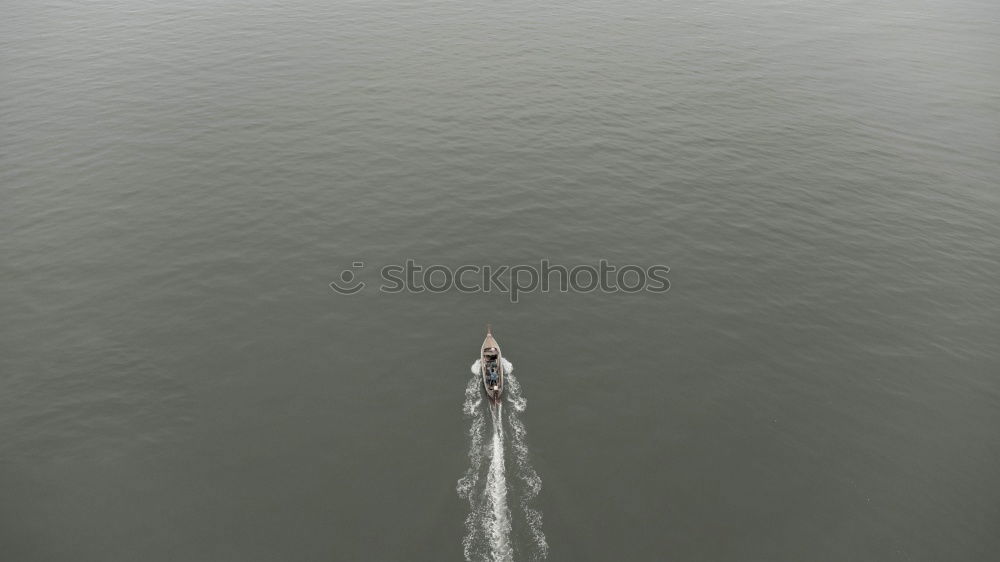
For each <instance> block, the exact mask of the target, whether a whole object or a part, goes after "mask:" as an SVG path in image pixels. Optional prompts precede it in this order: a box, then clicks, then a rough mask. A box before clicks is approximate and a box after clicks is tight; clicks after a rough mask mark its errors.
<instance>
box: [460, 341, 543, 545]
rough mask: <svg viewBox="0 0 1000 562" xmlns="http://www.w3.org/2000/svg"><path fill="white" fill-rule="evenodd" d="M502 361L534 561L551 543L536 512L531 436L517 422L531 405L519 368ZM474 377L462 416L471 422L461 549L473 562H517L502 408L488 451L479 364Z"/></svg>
mask: <svg viewBox="0 0 1000 562" xmlns="http://www.w3.org/2000/svg"><path fill="white" fill-rule="evenodd" d="M503 362H504V372H505V385H506V388H505V391H504V395H505V396H506V398H507V400H508V401H509V403H510V405H511V406H512V411H510V412H509V413H508V415H507V418H508V420H507V422H508V424H509V425H510V428H511V445H512V446H513V449H514V460H515V464H516V468H517V475H518V477H519V478H520V480H521V482H522V483H523V485H524V492H523V493H522V494H521V497H520V501H519V502H518V505H519V507H520V508H521V513H522V514H523V515H524V519H525V522H526V526H527V529H528V531H529V533H530V535H531V539H532V545H531V547H530V548H529V549H527V550H529V551H530V558H531V559H533V560H544V559H545V558H546V557H547V555H548V544H547V542H546V540H545V534H544V533H543V532H542V514H541V512H540V511H538V510H537V509H534V508H533V507H532V501H533V500H534V499H535V497H536V496H538V492H539V491H540V490H541V487H542V479H541V478H540V477H539V476H538V473H537V472H536V471H535V469H534V468H533V467H532V466H531V464H530V463H529V460H528V446H527V440H526V437H527V433H526V431H525V428H524V424H523V423H522V422H521V420H520V419H519V418H518V413H519V412H523V411H524V409H525V407H526V406H527V401H526V400H525V399H524V397H523V396H522V395H521V387H520V385H519V384H518V382H517V379H516V378H514V376H513V375H512V374H511V371H513V369H514V366H513V365H511V364H510V362H508V361H507V360H506V359H504V360H503ZM472 372H473V375H474V376H473V378H472V379H471V380H470V381H469V384H468V385H467V386H466V389H465V403H464V404H463V412H464V413H465V415H466V416H467V417H469V418H470V419H471V423H470V425H469V441H470V444H469V468H468V470H466V472H465V475H464V476H462V478H460V479H459V480H458V486H457V490H458V495H459V496H460V497H462V498H463V499H466V500H467V501H468V502H469V514H468V515H467V516H466V518H465V530H466V534H465V537H464V538H463V540H462V547H463V551H464V554H465V559H466V560H469V561H470V562H471V561H477V562H478V561H482V560H486V561H492V562H507V561H511V560H513V556H514V546H513V544H512V543H511V509H510V507H509V505H508V488H507V474H506V466H505V463H504V456H505V451H504V444H505V440H506V434H505V432H504V415H503V414H504V410H503V403H500V404H497V405H496V407H494V408H489V410H490V412H491V414H492V415H491V419H492V422H493V437H492V440H491V442H490V444H489V445H488V448H487V447H485V446H484V445H485V443H484V431H485V429H486V427H485V426H486V416H485V415H484V411H485V409H486V408H485V407H484V406H483V402H484V400H483V398H482V392H481V390H480V386H481V384H482V379H481V374H480V369H479V361H476V362H475V363H473V365H472ZM487 453H488V455H489V459H490V463H489V467H488V468H487V469H486V481H485V484H484V485H483V487H482V489H481V490H479V489H478V483H479V481H480V473H481V471H482V465H483V459H484V457H485V456H486V454H487ZM519 550H520V549H519ZM525 554H526V555H527V554H528V553H527V552H526V553H525ZM526 557H527V556H526Z"/></svg>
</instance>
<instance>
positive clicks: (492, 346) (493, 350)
mask: <svg viewBox="0 0 1000 562" xmlns="http://www.w3.org/2000/svg"><path fill="white" fill-rule="evenodd" d="M479 371H480V373H481V374H482V377H483V388H484V389H486V397H487V398H489V399H490V402H491V403H493V404H497V403H499V402H500V395H501V394H502V393H503V377H504V372H503V371H504V369H503V357H502V356H501V355H500V344H498V343H497V340H495V339H493V330H492V329H491V328H490V326H489V325H488V324H487V325H486V339H485V340H483V346H482V347H481V348H480V349H479Z"/></svg>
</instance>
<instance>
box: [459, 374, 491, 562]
mask: <svg viewBox="0 0 1000 562" xmlns="http://www.w3.org/2000/svg"><path fill="white" fill-rule="evenodd" d="M476 363H477V364H478V363H479V362H478V361H477V362H476ZM474 367H475V366H474ZM479 388H480V382H479V378H478V377H473V378H472V379H470V380H469V384H468V385H466V387H465V403H464V404H463V405H462V412H463V413H465V415H466V417H468V418H470V419H471V423H470V424H469V469H468V470H466V471H465V476H462V477H461V478H459V479H458V486H457V487H456V489H457V490H458V495H459V496H460V497H462V498H465V499H466V500H468V501H469V514H468V515H467V516H466V517H465V538H463V539H462V548H463V550H464V552H465V559H466V560H472V559H473V556H474V555H475V553H476V548H477V546H478V545H477V544H476V535H477V531H478V529H479V527H480V525H479V521H480V519H481V514H480V512H481V506H480V505H479V503H480V502H479V498H478V497H477V495H476V485H477V484H478V483H479V471H480V468H481V467H482V465H483V431H484V430H485V428H486V417H485V416H484V415H483V409H482V407H481V404H482V402H483V397H482V392H480V390H479Z"/></svg>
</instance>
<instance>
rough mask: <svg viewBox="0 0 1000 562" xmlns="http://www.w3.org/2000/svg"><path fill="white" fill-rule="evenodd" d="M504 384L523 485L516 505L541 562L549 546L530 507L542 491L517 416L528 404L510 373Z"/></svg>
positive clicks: (537, 512) (535, 511) (534, 554)
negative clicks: (510, 408) (505, 385)
mask: <svg viewBox="0 0 1000 562" xmlns="http://www.w3.org/2000/svg"><path fill="white" fill-rule="evenodd" d="M506 382H507V392H508V398H509V400H510V403H511V405H512V406H513V407H514V410H513V411H512V412H511V414H510V426H511V429H512V431H511V434H512V439H511V444H512V445H513V447H514V461H515V464H516V465H517V476H518V478H520V479H521V483H522V484H523V485H524V493H523V494H522V495H521V501H520V507H521V513H522V514H523V515H524V520H525V521H526V522H527V526H528V531H529V533H530V534H531V539H532V547H533V548H532V552H531V554H532V558H533V559H534V560H544V559H545V558H547V557H548V555H549V543H548V541H547V540H546V539H545V533H544V532H543V531H542V512H541V511H540V510H539V509H536V508H535V507H534V505H533V504H534V500H535V498H536V497H538V493H539V492H541V491H542V477H541V476H539V475H538V471H536V470H535V467H533V466H532V465H531V462H530V459H529V457H528V430H527V429H525V427H524V423H522V422H521V419H520V418H519V417H518V413H520V412H523V411H524V410H525V409H526V408H527V407H528V401H527V400H525V398H524V396H523V395H522V394H521V384H520V383H519V382H518V381H517V378H516V377H514V375H513V373H511V374H508V375H507V381H506Z"/></svg>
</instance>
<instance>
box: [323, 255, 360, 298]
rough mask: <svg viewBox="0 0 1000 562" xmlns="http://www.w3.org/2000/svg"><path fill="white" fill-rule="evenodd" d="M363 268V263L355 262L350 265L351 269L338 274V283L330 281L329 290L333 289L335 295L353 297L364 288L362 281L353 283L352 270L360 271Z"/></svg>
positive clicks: (353, 275)
mask: <svg viewBox="0 0 1000 562" xmlns="http://www.w3.org/2000/svg"><path fill="white" fill-rule="evenodd" d="M364 266H365V262H362V261H356V262H354V263H352V264H351V269H345V270H344V271H341V272H340V282H337V281H331V282H330V288H331V289H333V290H334V291H335V292H336V293H337V294H340V295H353V294H354V293H357V292H358V291H360V290H361V289H364V288H365V283H364V281H355V280H354V279H355V274H354V271H353V270H354V269H361V268H363V267H364Z"/></svg>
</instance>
